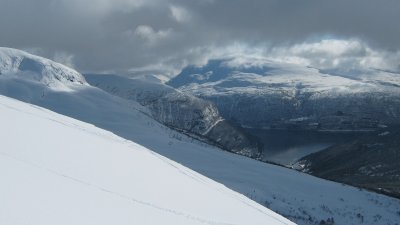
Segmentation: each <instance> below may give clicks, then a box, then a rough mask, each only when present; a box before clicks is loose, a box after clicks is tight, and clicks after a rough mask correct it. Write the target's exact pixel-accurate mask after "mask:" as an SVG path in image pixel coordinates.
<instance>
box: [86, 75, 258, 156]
mask: <svg viewBox="0 0 400 225" xmlns="http://www.w3.org/2000/svg"><path fill="white" fill-rule="evenodd" d="M85 78H86V80H87V81H88V82H89V83H90V84H91V85H93V86H95V87H98V88H101V89H102V90H104V91H106V92H108V93H110V94H112V95H116V96H118V97H121V98H123V99H127V100H129V101H135V102H139V103H140V104H141V105H143V106H145V107H146V108H148V109H149V110H150V112H151V115H152V117H153V118H154V119H156V120H157V121H159V122H161V123H162V124H165V125H167V126H168V127H171V128H173V129H177V130H180V131H182V132H185V133H187V134H189V135H192V136H193V137H197V138H200V139H202V140H204V141H206V142H209V143H212V144H214V145H217V146H219V147H221V148H223V149H225V150H228V151H231V152H235V153H238V154H241V155H246V156H249V157H253V158H257V157H258V156H259V155H260V152H259V148H258V143H257V142H256V141H252V140H251V139H250V138H249V137H248V136H247V135H246V134H245V133H244V132H242V131H240V130H238V129H237V128H235V127H233V126H232V125H231V124H229V123H228V122H227V121H226V120H225V119H223V118H222V117H221V116H220V114H219V112H218V109H217V108H216V107H215V106H214V105H213V104H212V103H211V102H209V101H205V100H203V99H200V98H197V97H194V96H192V95H190V94H186V93H182V92H180V91H178V90H176V89H174V88H172V87H170V86H168V85H165V84H163V83H161V82H160V81H158V80H156V79H155V78H154V77H153V76H141V77H135V78H127V77H122V76H118V75H99V74H91V75H90V74H86V75H85Z"/></svg>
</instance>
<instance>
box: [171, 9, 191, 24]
mask: <svg viewBox="0 0 400 225" xmlns="http://www.w3.org/2000/svg"><path fill="white" fill-rule="evenodd" d="M169 9H170V11H171V17H172V18H173V19H174V20H176V21H177V22H179V23H186V22H188V21H190V18H191V16H190V14H189V12H188V11H187V10H186V9H185V8H183V7H181V6H176V5H171V6H170V7H169Z"/></svg>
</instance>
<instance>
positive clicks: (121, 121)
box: [0, 48, 400, 225]
mask: <svg viewBox="0 0 400 225" xmlns="http://www.w3.org/2000/svg"><path fill="white" fill-rule="evenodd" d="M1 51H2V49H1V48H0V52H1ZM7 54H13V55H12V57H19V56H20V54H22V53H21V52H20V51H14V52H11V53H10V52H9V53H7ZM24 54H26V53H24ZM24 57H30V56H29V55H25V56H24ZM41 60H45V59H43V58H41V59H40V61H41ZM1 63H3V61H2V59H1V58H0V64H1ZM46 63H50V62H49V61H48V60H47V61H46ZM0 68H1V66H0ZM12 71H13V72H12V73H11V72H9V70H0V72H1V74H2V75H0V94H1V95H5V96H8V97H11V98H15V99H19V100H21V101H24V102H28V103H31V104H34V105H39V106H41V107H44V108H47V109H50V110H52V111H54V112H57V113H60V114H63V115H66V116H69V117H72V118H75V119H78V120H81V121H84V122H87V123H90V124H93V125H95V126H96V127H99V128H102V129H105V130H108V131H110V132H113V133H114V134H116V135H118V136H120V137H122V138H125V139H127V140H130V141H133V142H135V143H138V144H140V145H142V146H144V147H146V148H147V149H150V150H152V151H154V152H157V153H158V154H160V155H163V156H165V157H167V158H169V159H171V160H173V161H175V162H177V163H180V164H182V165H184V166H186V167H188V168H190V169H192V170H194V171H196V172H198V173H200V174H202V175H204V176H206V177H209V178H211V179H213V180H215V181H217V182H219V183H221V184H223V185H225V186H226V187H228V188H230V189H232V190H234V191H237V192H239V193H241V194H243V195H245V196H247V197H249V198H251V199H253V200H254V201H256V202H258V203H260V204H261V205H263V206H266V207H267V208H269V209H272V210H273V211H275V212H277V213H279V214H281V215H283V216H285V217H287V218H289V219H290V220H292V221H294V222H296V223H298V224H304V225H313V224H319V223H321V222H322V221H328V219H329V221H332V219H333V220H334V222H335V224H340V225H351V224H360V225H365V224H370V225H375V224H389V225H395V224H399V221H400V212H399V211H400V200H398V199H394V198H390V197H386V196H383V195H379V194H375V193H372V192H368V191H364V190H360V189H357V188H353V187H350V186H346V185H342V184H338V183H334V182H330V181H326V180H322V179H319V178H316V177H312V176H310V175H307V174H303V173H300V172H297V171H294V170H289V169H287V168H283V167H278V166H274V165H270V164H266V163H262V162H259V161H255V160H252V159H249V158H246V157H242V156H239V155H234V154H232V153H229V152H226V151H222V150H220V149H218V148H216V147H213V146H210V145H207V144H204V143H201V142H198V141H196V140H193V139H191V138H189V137H187V136H185V135H182V134H180V133H178V132H176V131H173V130H171V129H169V128H167V127H165V126H163V125H161V124H160V123H158V122H156V121H155V120H154V119H153V118H151V117H150V116H149V113H148V111H146V109H145V108H144V107H142V106H140V105H139V104H138V103H136V102H135V101H129V100H126V99H121V98H119V97H117V96H113V95H111V94H109V93H106V92H104V91H102V90H100V89H98V88H95V87H92V86H90V85H88V84H87V83H86V82H83V83H82V84H81V83H76V82H70V81H65V82H63V83H62V85H64V86H65V87H67V90H68V91H66V89H65V88H60V89H57V88H53V87H49V85H48V84H47V83H43V82H41V81H40V80H31V79H26V78H25V77H24V75H23V73H20V72H18V71H19V69H18V65H15V68H14V69H13V70H12ZM39 72H40V73H41V74H42V72H43V71H39ZM36 73H38V72H36ZM39 75H40V74H39ZM1 102H2V105H1V108H0V109H1V111H0V113H1V116H0V124H1V126H0V129H1V147H0V151H1V152H2V155H1V156H0V160H1V163H0V168H1V170H0V171H1V172H0V173H1V175H0V179H1V182H2V183H1V184H2V185H0V193H2V195H0V198H1V199H0V215H1V216H0V224H1V223H2V221H6V222H4V224H7V225H8V224H10V223H11V224H27V223H28V221H29V224H40V225H42V224H54V221H56V222H57V223H56V224H63V223H64V222H65V224H127V223H129V222H130V224H154V223H157V222H159V223H161V224H180V223H183V224H195V223H199V222H200V221H204V220H205V221H206V222H208V223H211V224H213V223H214V222H218V223H233V224H246V225H253V224H257V222H259V223H261V224H273V223H274V222H276V223H278V224H279V223H280V222H279V221H274V219H272V218H281V217H279V216H276V215H275V214H273V213H270V211H268V210H267V209H264V208H260V206H259V205H257V204H255V203H254V202H251V201H249V200H246V199H245V198H244V197H242V196H240V195H237V194H235V193H233V192H231V191H229V190H227V189H226V188H224V187H223V186H221V185H219V184H216V183H215V182H212V181H210V180H209V179H208V178H205V177H203V176H201V175H199V174H197V173H195V172H193V171H191V170H189V169H186V168H184V167H182V166H180V165H178V164H176V163H173V162H172V161H170V160H168V159H166V158H164V157H162V156H159V155H157V154H156V153H152V152H151V151H149V150H146V149H145V148H143V147H140V146H138V145H136V144H134V143H132V142H129V141H126V140H123V139H121V138H118V137H116V136H114V135H112V134H111V133H109V132H106V131H102V130H100V129H97V128H95V127H94V126H92V125H89V124H84V123H81V122H79V121H76V120H72V119H69V118H66V117H64V116H60V115H56V114H54V113H52V112H49V111H47V110H44V109H41V108H38V107H36V106H28V105H26V104H22V103H19V102H16V101H14V100H10V99H7V98H4V97H2V98H1ZM10 107H11V108H10ZM18 110H19V111H18ZM21 111H22V112H21ZM45 118H47V119H45ZM50 128H51V129H50ZM83 140H84V141H83ZM3 146H5V147H3ZM10 146H15V147H13V148H11V147H10ZM37 146H43V147H41V148H39V147H37ZM17 147H18V148H17ZM34 147H35V148H34ZM44 147H50V149H46V148H44ZM18 149H19V150H18ZM33 150H35V151H33ZM52 180H54V181H52ZM3 184H10V185H3ZM3 193H7V194H3ZM77 193H80V194H77ZM132 199H134V200H132ZM60 202H63V204H61V205H58V204H59V203H60ZM240 202H241V203H240ZM4 203H6V205H4ZM38 203H40V204H38ZM142 203H144V204H142ZM55 205H56V206H57V207H54V206H55ZM245 205H247V207H245ZM58 206H59V207H58ZM135 207H136V208H135ZM135 209H137V213H132V212H133V211H135ZM260 210H261V211H260ZM34 212H37V213H34ZM151 213H154V214H151ZM265 213H267V214H265ZM25 214H26V216H25ZM21 215H24V216H23V217H22V216H21ZM149 215H150V216H149ZM158 215H160V216H162V217H158ZM92 216H94V217H93V218H92ZM253 216H254V218H253ZM270 216H273V217H270ZM113 217H115V218H113ZM124 217H125V218H127V219H125V218H124ZM3 218H4V219H3ZM34 218H36V219H37V220H36V221H37V223H32V222H31V221H34V220H33V219H34ZM160 218H161V219H160ZM5 219H7V220H5ZM56 219H57V220H56ZM91 219H92V220H91ZM129 219H130V220H129ZM140 219H142V220H140ZM260 219H261V220H262V221H260ZM46 221H47V223H46ZM88 221H89V222H88ZM92 221H93V222H92ZM110 221H112V223H110ZM137 221H139V222H137ZM140 221H149V222H148V223H144V222H143V223H140ZM281 222H282V223H287V224H290V223H289V222H287V221H286V220H284V219H282V220H281Z"/></svg>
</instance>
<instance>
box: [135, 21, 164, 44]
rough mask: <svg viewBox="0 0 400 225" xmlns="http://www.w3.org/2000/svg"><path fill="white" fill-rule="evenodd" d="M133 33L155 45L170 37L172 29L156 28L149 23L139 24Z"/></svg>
mask: <svg viewBox="0 0 400 225" xmlns="http://www.w3.org/2000/svg"><path fill="white" fill-rule="evenodd" d="M133 34H134V35H135V36H136V37H138V38H140V39H142V40H144V41H146V43H147V44H150V45H154V44H157V43H158V42H159V41H161V40H163V39H166V38H168V37H169V36H170V35H171V34H172V29H164V30H158V31H156V30H154V29H153V28H152V27H151V26H148V25H139V26H137V27H136V29H135V31H134V32H133Z"/></svg>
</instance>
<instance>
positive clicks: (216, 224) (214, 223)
mask: <svg viewBox="0 0 400 225" xmlns="http://www.w3.org/2000/svg"><path fill="white" fill-rule="evenodd" d="M0 156H3V157H5V158H9V159H12V160H14V161H17V162H20V163H23V164H25V165H29V166H31V167H34V168H36V169H38V170H43V171H45V172H48V173H51V174H53V175H56V176H59V177H62V178H65V179H68V180H70V181H73V182H75V183H78V184H80V185H84V186H88V187H91V188H94V189H98V190H100V191H102V192H105V193H108V194H112V195H114V196H117V197H119V198H122V199H124V200H128V201H131V202H132V203H138V204H141V205H144V206H147V207H151V208H153V209H157V210H160V211H163V212H166V213H169V214H173V215H176V216H181V217H185V218H187V219H190V220H193V221H196V222H200V223H204V224H208V225H238V224H232V223H225V222H217V221H212V220H208V219H204V218H201V217H198V216H194V215H191V214H188V213H185V212H182V211H179V210H175V209H169V208H165V207H162V206H158V205H157V204H154V203H151V202H146V201H143V200H139V199H137V198H134V197H130V196H127V195H124V194H121V193H118V192H115V191H112V190H109V189H107V188H103V187H101V186H99V185H95V184H92V183H90V182H87V181H84V180H81V179H78V178H75V177H73V176H70V175H67V174H64V173H62V172H58V171H55V170H53V169H50V168H47V167H44V166H41V165H39V164H36V163H34V162H30V161H28V160H23V159H19V158H17V157H14V156H12V155H10V154H7V153H5V152H0Z"/></svg>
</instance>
